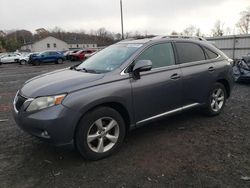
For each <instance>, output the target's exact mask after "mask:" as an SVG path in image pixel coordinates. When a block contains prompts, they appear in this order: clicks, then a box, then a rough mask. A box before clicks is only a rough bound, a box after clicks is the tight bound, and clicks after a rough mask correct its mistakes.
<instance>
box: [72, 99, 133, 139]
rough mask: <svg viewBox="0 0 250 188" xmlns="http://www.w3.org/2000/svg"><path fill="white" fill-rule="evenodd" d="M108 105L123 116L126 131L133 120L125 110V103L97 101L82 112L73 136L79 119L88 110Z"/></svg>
mask: <svg viewBox="0 0 250 188" xmlns="http://www.w3.org/2000/svg"><path fill="white" fill-rule="evenodd" d="M103 106H104V107H110V108H113V109H114V110H116V111H117V112H118V113H119V114H120V115H121V116H122V118H123V120H124V122H125V128H126V132H128V131H129V130H130V129H131V124H132V122H133V120H132V117H131V115H130V114H129V111H128V110H127V108H126V107H125V105H123V104H122V103H120V102H103V103H99V104H95V105H91V106H89V107H88V108H87V109H86V110H85V111H84V112H82V114H81V116H80V118H79V119H78V121H77V124H76V127H75V130H74V138H75V135H76V131H77V129H78V126H79V122H80V121H81V119H82V118H83V117H84V116H85V115H86V114H87V113H88V112H90V111H93V110H94V109H96V108H99V107H103Z"/></svg>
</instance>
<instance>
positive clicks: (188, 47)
mask: <svg viewBox="0 0 250 188" xmlns="http://www.w3.org/2000/svg"><path fill="white" fill-rule="evenodd" d="M175 45H176V50H177V54H178V58H179V63H188V62H195V61H202V60H205V59H206V58H205V54H204V51H203V49H202V48H201V47H200V46H199V45H198V44H195V43H190V42H176V43H175Z"/></svg>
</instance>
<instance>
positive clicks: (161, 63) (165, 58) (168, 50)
mask: <svg viewBox="0 0 250 188" xmlns="http://www.w3.org/2000/svg"><path fill="white" fill-rule="evenodd" d="M139 60H151V62H152V66H153V68H159V67H165V66H169V65H174V64H175V58H174V52H173V48H172V45H171V43H162V44H156V45H154V46H151V47H149V48H148V49H146V50H145V51H144V52H142V54H141V55H140V56H139V57H138V58H137V60H136V62H138V61H139Z"/></svg>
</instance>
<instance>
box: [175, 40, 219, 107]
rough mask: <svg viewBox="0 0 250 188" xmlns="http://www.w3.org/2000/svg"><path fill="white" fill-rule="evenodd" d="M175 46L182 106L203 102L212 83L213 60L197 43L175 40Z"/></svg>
mask: <svg viewBox="0 0 250 188" xmlns="http://www.w3.org/2000/svg"><path fill="white" fill-rule="evenodd" d="M175 48H176V52H177V59H178V63H179V65H180V69H181V72H182V75H183V100H184V101H183V102H184V106H186V105H190V104H196V103H204V102H205V101H206V99H207V96H208V94H209V92H210V89H211V87H212V84H213V83H214V74H213V73H214V71H215V68H214V64H213V62H212V61H211V60H208V59H207V57H206V53H205V51H204V50H203V48H202V47H201V46H200V45H199V44H197V43H193V42H175Z"/></svg>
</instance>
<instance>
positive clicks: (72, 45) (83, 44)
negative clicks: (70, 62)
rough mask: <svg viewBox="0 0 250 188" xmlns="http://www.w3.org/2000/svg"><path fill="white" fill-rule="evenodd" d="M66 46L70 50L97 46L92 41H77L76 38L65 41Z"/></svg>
mask: <svg viewBox="0 0 250 188" xmlns="http://www.w3.org/2000/svg"><path fill="white" fill-rule="evenodd" d="M67 43H68V47H69V49H70V50H75V49H86V48H97V44H95V43H93V42H92V41H89V40H88V41H87V40H84V41H78V40H70V41H67Z"/></svg>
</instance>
